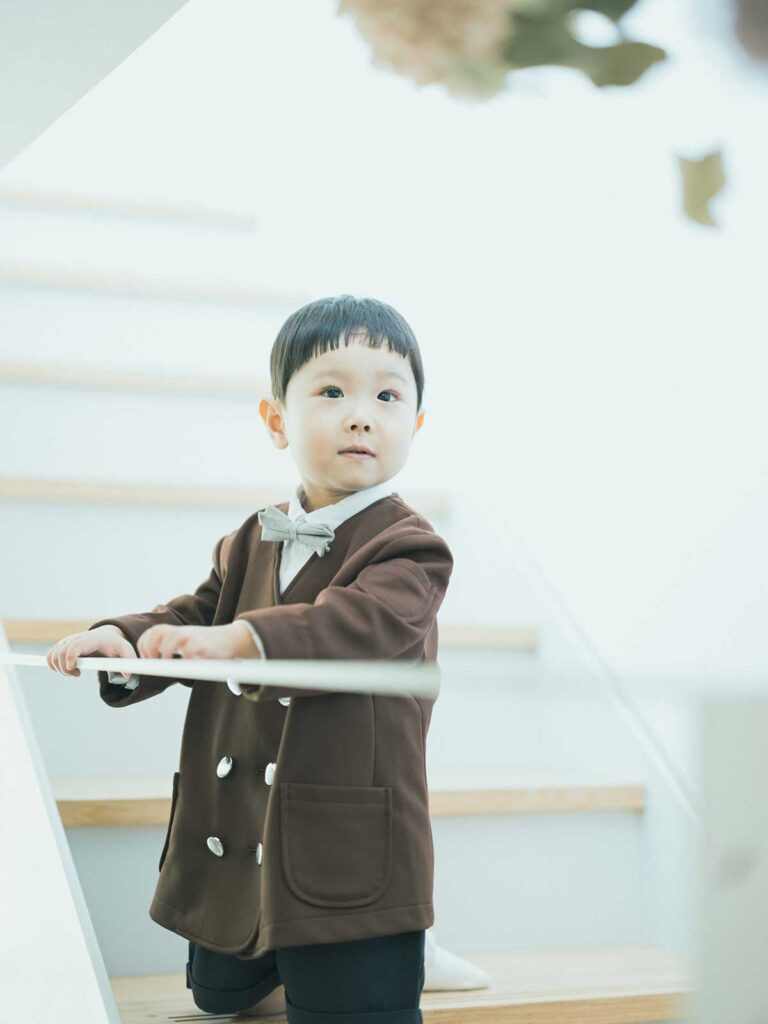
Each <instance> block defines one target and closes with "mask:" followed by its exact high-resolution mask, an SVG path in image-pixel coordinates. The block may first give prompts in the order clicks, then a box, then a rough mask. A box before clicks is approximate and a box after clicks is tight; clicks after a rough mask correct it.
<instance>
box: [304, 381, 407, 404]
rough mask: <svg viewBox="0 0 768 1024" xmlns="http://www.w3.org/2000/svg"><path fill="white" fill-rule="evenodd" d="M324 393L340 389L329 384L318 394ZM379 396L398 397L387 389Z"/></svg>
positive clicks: (394, 392)
mask: <svg viewBox="0 0 768 1024" xmlns="http://www.w3.org/2000/svg"><path fill="white" fill-rule="evenodd" d="M326 391H341V388H338V387H336V385H335V384H331V385H329V387H327V388H323V390H322V391H321V392H320V394H321V395H324V394H325V393H326ZM379 394H380V395H394V397H395V399H397V397H398V395H397V392H396V391H390V390H389V389H387V390H386V391H380V392H379ZM386 404H387V405H389V404H390V403H389V402H387V403H386Z"/></svg>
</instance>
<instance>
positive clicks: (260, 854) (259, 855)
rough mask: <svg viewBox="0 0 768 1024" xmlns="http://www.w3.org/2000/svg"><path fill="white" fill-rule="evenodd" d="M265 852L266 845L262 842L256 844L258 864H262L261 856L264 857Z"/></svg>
mask: <svg viewBox="0 0 768 1024" xmlns="http://www.w3.org/2000/svg"><path fill="white" fill-rule="evenodd" d="M263 853H264V847H263V846H262V845H261V843H258V844H257V846H256V863H257V864H261V858H262V855H263Z"/></svg>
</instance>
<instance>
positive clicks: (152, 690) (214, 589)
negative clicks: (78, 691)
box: [88, 537, 225, 708]
mask: <svg viewBox="0 0 768 1024" xmlns="http://www.w3.org/2000/svg"><path fill="white" fill-rule="evenodd" d="M224 539H225V538H224V537H222V538H220V539H219V540H218V541H217V542H216V544H215V546H214V549H213V555H212V561H213V566H212V568H211V572H210V574H209V576H208V578H207V579H206V580H204V581H203V582H202V583H201V584H200V586H199V587H198V588H197V590H195V592H194V593H193V594H180V595H179V596H178V597H174V598H172V599H171V600H170V601H168V602H167V603H166V604H158V605H156V606H155V607H154V608H153V609H152V611H150V612H136V613H132V614H128V615H117V616H114V617H113V618H109V619H99V621H98V622H94V623H92V624H91V625H90V626H89V627H88V629H89V630H91V629H96V627H97V626H106V625H112V626H119V627H120V629H122V631H123V632H124V633H125V635H126V638H127V639H128V640H129V641H130V643H131V644H132V645H133V648H134V650H136V651H137V655H138V646H137V645H138V640H139V637H140V636H141V634H142V633H143V632H144V631H145V630H147V629H149V627H150V626H156V625H158V624H160V623H162V624H167V625H169V626H210V625H211V624H212V623H213V617H214V615H215V613H216V608H217V606H218V603H219V595H220V593H221V587H222V574H221V560H220V559H221V545H222V543H223V541H224ZM110 675H112V678H113V679H115V677H114V674H111V673H107V672H104V671H101V670H100V671H99V673H98V676H99V696H100V697H101V699H102V700H103V701H104V702H105V703H106V704H109V706H110V707H113V708H124V707H127V706H128V705H129V704H138V702H139V701H142V700H147V698H148V697H155V696H157V694H159V693H162V692H163V691H164V690H167V689H168V687H169V686H173V685H175V684H176V683H182V684H183V685H184V686H189V687H191V686H192V683H193V680H192V679H173V678H171V677H170V676H150V675H139V674H134V675H132V676H131V678H130V680H126V682H131V683H133V684H134V685H133V688H132V689H131V688H130V687H126V686H118V685H117V680H116V679H115V681H114V682H110V681H109V676H110Z"/></svg>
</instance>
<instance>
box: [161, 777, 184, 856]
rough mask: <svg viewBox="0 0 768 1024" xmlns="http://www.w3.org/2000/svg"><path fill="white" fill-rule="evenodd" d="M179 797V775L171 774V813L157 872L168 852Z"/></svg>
mask: <svg viewBox="0 0 768 1024" xmlns="http://www.w3.org/2000/svg"><path fill="white" fill-rule="evenodd" d="M178 795H179V773H178V772H174V773H173V792H172V796H171V813H170V814H169V815H168V831H167V832H166V833H165V843H164V844H163V852H162V853H161V854H160V863H159V864H158V865H157V870H158V871H162V870H163V861H164V860H165V855H166V853H167V852H168V843H169V842H170V840H171V828H172V827H173V817H174V815H175V813H176V800H177V798H178Z"/></svg>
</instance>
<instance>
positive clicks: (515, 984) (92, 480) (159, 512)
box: [0, 197, 690, 1024]
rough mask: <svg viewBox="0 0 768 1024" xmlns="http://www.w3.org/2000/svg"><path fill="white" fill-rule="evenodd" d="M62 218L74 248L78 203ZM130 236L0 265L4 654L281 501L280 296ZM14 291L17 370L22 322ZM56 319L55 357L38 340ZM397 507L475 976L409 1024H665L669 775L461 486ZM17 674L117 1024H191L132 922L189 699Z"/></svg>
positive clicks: (180, 992)
mask: <svg viewBox="0 0 768 1024" xmlns="http://www.w3.org/2000/svg"><path fill="white" fill-rule="evenodd" d="M0 198H1V197H0ZM70 215H71V211H70ZM77 215H78V216H80V217H81V231H82V235H81V239H85V240H86V243H85V244H86V249H87V239H88V238H89V237H91V235H90V231H91V229H92V223H91V214H90V213H89V212H88V210H86V209H83V210H82V211H81V212H80V214H77ZM36 216H38V217H43V218H45V217H48V218H49V219H50V223H51V225H54V224H55V223H56V217H57V216H58V214H57V212H56V210H54V209H53V208H52V207H51V206H49V207H47V208H46V207H45V204H42V206H40V207H39V208H38V209H37V211H36ZM132 226H133V228H134V229H135V228H136V224H133V225H132ZM189 228H190V225H186V227H184V228H182V227H181V226H179V228H178V235H177V237H176V241H175V243H174V244H175V245H176V246H177V247H178V248H179V249H181V248H182V247H185V248H191V249H194V248H195V246H194V245H192V244H191V243H190V242H189V235H188V233H187V232H188V231H189ZM110 232H111V233H112V234H110ZM141 232H143V233H144V234H143V237H144V242H143V244H140V243H138V242H136V239H135V237H134V236H133V235H132V240H133V244H134V248H133V249H132V250H131V254H127V255H126V256H125V261H126V265H125V266H120V265H118V264H119V263H120V259H122V256H118V255H116V254H117V253H119V252H121V247H120V241H121V227H120V222H119V218H115V219H114V221H113V222H112V224H111V227H110V228H109V229H108V231H107V232H106V234H105V233H104V232H100V233H99V234H98V236H97V235H96V234H95V233H94V234H93V242H94V248H93V253H92V264H93V265H92V266H91V267H85V268H84V267H79V268H78V273H77V274H70V273H67V272H65V270H60V271H57V273H56V274H51V273H49V272H48V271H46V272H45V273H43V272H42V270H40V269H39V268H37V269H36V268H35V266H34V254H33V251H32V250H33V247H32V246H31V244H30V246H29V249H28V256H29V259H27V260H26V261H25V266H24V275H25V276H23V280H22V279H21V278H18V277H16V278H14V276H13V274H12V273H11V272H10V271H8V272H6V273H5V277H3V273H0V289H2V290H3V291H4V297H5V298H7V299H8V300H9V301H8V302H6V303H5V305H4V309H3V310H0V328H3V329H4V330H5V334H6V337H8V338H10V339H11V341H10V343H9V345H8V346H7V349H8V353H9V354H8V357H7V358H5V359H4V362H3V363H2V364H0V402H2V404H3V406H4V409H5V410H6V414H7V415H8V416H10V417H12V422H13V423H14V426H15V430H16V436H17V438H18V441H17V444H16V445H15V446H6V448H5V449H4V452H3V456H2V462H0V529H2V530H3V532H4V535H5V536H13V537H16V538H18V539H19V543H18V544H15V545H12V546H11V545H7V546H5V548H4V549H3V550H2V552H0V560H1V561H0V574H2V576H3V578H5V579H13V580H14V581H16V585H15V588H14V593H13V595H10V594H6V599H5V600H6V602H9V601H10V599H11V596H12V598H13V600H12V603H7V604H6V605H5V606H4V607H2V608H0V615H1V616H2V618H3V620H4V624H5V627H6V630H7V633H8V637H9V640H10V642H11V644H12V645H13V647H14V649H16V650H19V651H23V652H28V653H34V654H44V653H45V652H46V651H47V650H48V649H49V647H50V645H51V644H52V643H53V642H54V641H55V640H56V639H58V638H59V637H61V636H63V635H66V634H67V633H70V632H73V631H76V630H78V629H82V628H85V627H86V626H87V625H88V624H89V623H90V622H92V621H94V620H95V619H96V618H98V617H103V616H106V615H109V614H113V613H114V614H117V613H120V612H125V611H130V610H137V609H140V608H146V607H151V606H152V605H154V604H155V603H157V602H158V601H160V600H162V599H164V598H167V597H170V596H173V595H174V594H176V593H181V592H183V591H185V590H188V589H190V588H194V586H196V585H197V583H198V582H199V581H200V580H201V579H202V578H203V577H204V576H205V575H207V572H208V568H209V566H208V558H209V554H210V551H211V548H212V545H213V541H214V540H215V539H217V538H218V537H220V536H221V535H222V534H224V533H225V532H228V531H229V530H232V529H234V528H235V527H236V526H237V525H239V523H240V522H242V520H243V519H244V518H245V517H246V516H247V515H249V514H251V513H252V511H253V510H254V508H256V507H259V506H260V505H262V504H265V503H267V502H273V501H275V500H284V499H285V497H286V493H287V492H286V488H287V486H288V485H287V484H286V480H287V479H288V477H286V475H285V465H286V464H285V462H284V461H279V455H278V453H276V452H274V451H269V450H266V447H267V446H266V441H265V439H264V438H263V437H262V436H261V432H263V425H262V424H261V422H260V420H259V419H258V417H257V416H256V414H255V412H254V402H253V396H254V393H255V394H259V393H260V392H262V393H263V391H264V389H265V388H266V387H267V386H268V385H267V382H266V381H265V380H264V379H263V378H261V377H259V376H258V373H255V374H254V371H262V370H263V368H264V367H265V365H266V360H267V356H268V352H269V345H270V344H271V341H272V338H273V337H274V330H275V328H276V325H277V324H278V323H279V322H281V321H282V319H283V318H284V316H285V315H287V313H288V312H289V311H290V309H291V308H293V305H294V303H293V299H294V298H295V296H284V295H279V294H278V295H276V294H275V293H274V292H273V291H272V292H270V291H268V290H264V291H262V290H260V289H259V288H258V287H256V286H255V285H254V286H252V287H251V288H249V289H246V290H242V289H241V290H238V289H237V288H224V287H222V288H221V289H219V290H218V291H215V290H214V291H215V294H211V292H210V291H209V292H207V293H206V292H205V291H201V290H199V289H198V285H199V283H200V281H201V280H204V279H205V273H206V267H207V263H206V261H209V263H210V264H211V265H212V264H213V263H214V262H215V263H216V266H217V270H219V271H220V272H221V276H222V277H224V276H226V274H227V270H228V268H229V267H230V266H231V267H234V266H235V265H238V266H239V265H240V263H241V259H242V255H243V249H242V246H243V244H244V239H243V237H242V235H238V231H237V230H231V229H227V231H224V230H222V229H221V226H220V225H219V226H216V225H205V224H203V225H201V224H200V223H196V225H195V226H194V232H196V233H197V234H196V235H195V237H197V238H199V240H200V247H201V248H200V251H199V252H197V254H196V255H195V254H194V253H193V256H192V257H190V261H189V262H190V263H191V264H192V266H193V269H195V259H197V260H199V263H198V264H197V266H196V273H195V274H192V275H191V276H192V277H194V278H195V280H193V281H190V282H189V283H188V284H186V285H185V284H184V282H183V281H178V280H177V281H174V282H168V281H160V280H159V279H158V278H157V277H156V276H153V270H152V262H153V260H154V261H155V269H156V267H157V266H158V265H159V264H160V263H162V262H168V263H169V264H170V262H171V249H170V248H169V247H168V246H169V243H168V226H167V224H166V225H165V226H164V227H163V229H162V231H160V229H159V227H158V223H157V222H156V221H153V220H152V218H149V217H148V218H145V219H144V220H142V221H141ZM156 238H161V244H160V248H159V249H158V250H157V251H155V245H154V242H155V239H156ZM22 241H23V240H22ZM97 243H98V244H97ZM248 244H250V242H248ZM101 247H103V249H102V248H101ZM17 250H18V251H22V255H23V252H24V246H23V244H20V245H19V246H17ZM104 250H106V252H107V254H108V258H106V262H107V263H111V265H110V266H109V267H108V268H107V269H106V270H101V269H100V267H99V261H100V258H101V253H102V251H104ZM203 250H205V252H204V251H203ZM145 257H146V259H145ZM145 263H146V266H147V267H148V268H149V269H148V270H147V269H142V275H138V271H137V268H138V266H139V264H141V266H142V268H143V267H144V264H145ZM0 270H2V268H0ZM235 279H236V277H235ZM14 281H15V283H14ZM30 289H34V294H35V300H34V319H35V326H34V332H35V335H34V337H35V340H36V341H37V342H39V344H38V347H37V350H36V354H37V356H38V358H37V360H36V361H35V362H34V363H30V362H29V360H28V359H27V358H26V352H27V349H28V348H29V345H30V338H28V337H25V336H24V334H23V330H24V325H25V323H26V314H25V317H22V316H21V315H20V313H19V310H21V305H22V302H26V303H28V302H29V299H28V296H29V292H30ZM126 296H128V297H130V302H129V303H128V302H125V299H126ZM115 302H119V303H121V308H120V316H119V317H116V316H115V314H114V310H113V309H112V306H111V304H112V303H115ZM25 308H26V307H25ZM63 322H66V323H67V325H68V326H67V331H68V332H69V337H70V345H69V347H68V348H58V347H57V344H56V341H57V338H58V331H59V324H60V323H63ZM211 337H216V338H217V345H216V351H215V354H214V353H212V350H211V346H210V338H211ZM105 338H108V339H110V340H111V344H105V340H104V339H105ZM46 339H48V340H46ZM62 352H66V355H65V356H62V354H61V353H62ZM220 364H221V365H226V366H231V367H241V368H243V373H242V374H232V373H230V374H228V375H227V374H222V373H221V371H220V369H219V365H220ZM175 366H179V367H183V373H182V374H181V375H179V374H176V373H175V372H174V371H173V369H172V368H173V367H175ZM424 434H425V439H426V440H425V444H426V445H427V447H426V448H425V450H415V451H414V456H413V460H414V461H413V474H412V477H411V478H412V479H414V480H419V481H420V482H421V481H422V480H424V481H429V480H431V479H432V477H431V461H432V459H433V457H434V447H433V449H432V451H430V448H429V444H432V445H433V446H434V445H435V444H436V443H437V442H436V440H432V441H430V440H429V439H428V434H427V432H426V431H425V432H424ZM257 435H258V440H257ZM179 438H182V439H183V442H184V443H183V444H182V445H179V444H178V440H179ZM401 493H402V494H403V497H404V498H405V499H406V500H407V501H410V502H411V503H412V504H414V505H415V506H416V507H419V508H421V509H423V510H424V512H425V514H426V515H427V517H428V518H429V519H430V520H431V521H432V522H433V524H434V526H435V528H436V529H437V530H438V532H440V533H442V534H443V535H444V536H445V537H446V538H447V540H448V542H449V544H450V545H451V548H452V550H453V552H454V556H455V559H456V563H455V564H456V568H455V571H454V577H453V579H452V582H451V587H450V588H449V593H448V596H447V598H446V601H445V603H444V605H443V606H442V608H441V611H440V614H439V624H440V654H439V662H440V666H441V669H442V688H441V693H440V696H439V699H438V701H437V702H436V704H435V708H434V713H433V718H432V724H431V728H430V732H429V737H428V744H427V767H428V778H429V784H430V808H431V814H432V827H433V836H434V842H435V866H436V876H435V909H436V920H435V932H436V934H437V935H438V936H439V940H440V942H441V944H443V945H444V946H445V947H446V948H448V949H451V950H452V951H454V952H456V953H458V954H460V955H462V956H465V957H466V958H467V959H469V960H471V961H472V962H473V963H476V964H478V965H479V966H482V967H484V968H485V969H486V970H487V971H488V972H489V973H490V975H491V977H492V979H493V985H492V987H491V988H488V989H478V990H468V991H463V992H431V991H425V992H424V993H423V997H422V1010H423V1013H424V1017H425V1020H428V1021H435V1022H443V1021H445V1022H447V1021H451V1022H453V1021H456V1022H458V1021H461V1022H462V1024H472V1022H475V1021H478V1022H480V1021H482V1022H486V1021H487V1022H491V1021H493V1022H497V1021H498V1022H502V1021H503V1022H505V1024H506V1022H518V1021H519V1022H525V1024H534V1022H535V1024H544V1022H550V1021H551V1022H553V1024H554V1022H555V1021H557V1024H565V1022H582V1021H583V1022H584V1024H587V1022H589V1024H612V1022H630V1021H631V1022H639V1021H645V1022H654V1021H656V1022H659V1021H668V1020H681V1019H683V1017H684V1016H685V1013H684V1009H685V1000H686V997H687V993H688V991H689V984H690V981H689V978H688V976H687V966H686V964H687V955H686V943H685V941H684V939H685V922H686V921H687V909H688V908H687V907H686V905H685V900H684V897H683V895H682V894H681V892H682V888H683V882H684V875H685V864H686V863H687V861H686V856H685V843H686V841H687V837H686V834H685V827H684V824H682V823H681V822H680V819H679V815H677V814H676V810H675V808H674V806H673V805H672V804H671V803H670V800H669V794H668V792H667V791H666V790H665V788H664V785H663V782H662V781H661V780H660V779H659V778H658V777H657V776H656V775H655V774H654V772H653V770H651V769H650V768H649V765H648V763H647V761H646V759H645V757H644V755H643V754H642V752H641V751H640V750H639V749H638V747H637V744H636V743H635V742H634V741H633V738H632V737H631V736H630V735H628V733H627V730H626V727H625V726H624V725H623V724H622V723H620V722H619V721H618V720H617V718H616V715H615V712H614V710H613V709H612V708H611V707H610V706H608V705H607V704H606V702H605V701H604V699H603V698H602V697H601V695H600V693H599V692H598V691H594V692H593V691H592V690H591V689H590V679H589V673H588V671H587V670H586V668H585V665H584V664H583V663H582V662H581V661H580V659H579V656H578V653H577V652H576V651H575V650H574V648H573V645H572V644H571V643H570V641H569V638H568V637H567V636H566V634H565V632H564V631H563V630H562V629H561V628H560V624H559V623H558V622H557V621H556V619H555V618H554V617H553V616H552V613H551V609H549V608H548V607H547V606H546V604H545V602H543V601H542V600H541V596H540V595H539V594H538V593H536V591H535V589H534V588H532V587H531V585H530V582H529V580H527V579H526V577H525V576H524V575H523V574H522V573H520V572H518V569H517V566H516V565H515V562H514V559H513V558H512V557H505V556H504V555H503V554H501V553H500V554H499V557H498V558H495V559H494V560H493V562H492V564H489V562H488V559H487V557H486V551H485V550H484V548H483V545H482V541H477V540H475V539H473V538H474V531H473V530H471V529H470V528H469V527H470V525H471V523H470V521H469V516H468V514H467V511H466V509H465V508H464V506H463V505H462V502H461V500H460V497H459V496H457V495H456V494H452V493H450V492H443V491H440V490H439V489H438V488H436V487H434V486H433V487H431V488H430V487H429V486H425V487H421V486H420V487H419V488H415V489H413V490H412V491H411V490H408V489H407V488H406V487H403V488H402V491H401ZM465 516H466V517H467V518H466V519H465ZM500 550H501V549H500ZM137 566H140V569H137ZM41 579H44V580H45V586H44V587H41V586H40V585H39V581H40V580H41ZM19 676H20V678H21V679H22V681H23V683H24V697H25V700H26V704H27V709H28V712H29V715H30V718H31V719H32V722H33V723H34V727H35V733H36V736H37V739H38V741H39V745H40V749H41V753H42V756H43V759H44V761H45V766H46V769H47V772H48V776H49V778H50V779H51V782H52V786H53V791H54V795H55V798H56V802H57V806H58V809H59V812H60V815H61V819H62V822H63V824H64V826H65V829H66V834H67V839H68V841H69V845H70V849H71V852H72V856H73V859H74V861H75V864H76V866H77V871H78V876H79V879H80V882H81V885H82V888H83V892H84V894H85V898H86V901H87V905H88V908H89V911H90V914H91V917H92V919H93V924H94V928H95V931H96V934H97V936H98V940H99V946H100V948H101V951H102V955H103V957H104V962H105V965H106V968H107V972H108V974H109V976H110V979H111V983H112V987H113V990H114V992H115V995H116V997H117V1000H118V1003H119V1006H120V1010H121V1014H122V1019H123V1021H124V1022H131V1024H139V1022H142V1024H144V1022H147V1024H148V1022H149V1021H150V1020H151V1021H156V1020H157V1019H158V1018H163V1017H170V1018H182V1019H198V1018H199V1019H210V1017H211V1015H209V1014H203V1013H202V1012H200V1011H198V1010H197V1008H196V1007H195V1006H194V1004H193V1002H192V1001H191V997H190V993H189V991H188V990H187V989H186V988H185V984H184V973H183V970H182V968H183V965H184V961H185V959H186V942H185V941H184V940H182V939H181V937H180V936H177V935H174V934H172V933H169V932H166V931H165V930H164V929H159V928H158V927H157V926H156V925H155V924H154V923H153V922H151V920H150V919H149V917H148V913H147V910H148V906H149V903H150V899H151V893H152V890H153V888H154V882H155V878H156V871H157V858H158V853H159V850H160V848H161V846H162V842H163V836H164V832H165V828H166V825H167V820H168V812H169V798H170V784H171V779H172V775H173V771H174V770H175V769H176V767H177V763H178V760H177V759H178V743H179V739H180V735H181V724H182V722H183V717H184V712H185V709H186V700H187V696H188V694H187V692H186V690H184V689H183V688H181V687H174V688H171V690H169V691H167V692H166V693H165V694H163V695H162V696H161V697H160V698H158V699H157V700H153V701H147V702H145V703H144V704H142V705H137V706H135V707H133V708H131V709H125V710H124V711H121V712H120V713H119V714H115V712H114V710H113V709H109V708H107V707H106V706H105V705H104V704H103V703H102V702H101V701H100V700H99V698H98V694H97V692H95V691H94V685H95V684H94V681H93V678H90V679H89V678H87V677H81V678H79V679H74V678H71V679H70V678H64V677H62V676H57V675H54V674H50V676H46V677H44V678H41V677H40V673H35V675H34V677H33V675H32V671H31V670H30V671H26V670H20V672H19ZM116 879H118V880H119V884H116ZM223 1019H228V1018H223ZM263 1019H268V1018H263ZM273 1019H281V1018H273Z"/></svg>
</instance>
